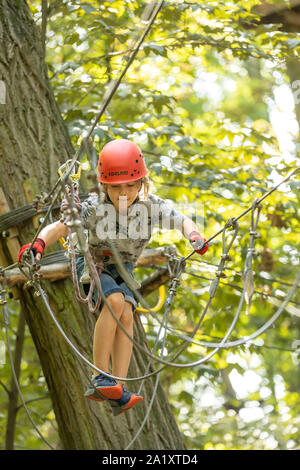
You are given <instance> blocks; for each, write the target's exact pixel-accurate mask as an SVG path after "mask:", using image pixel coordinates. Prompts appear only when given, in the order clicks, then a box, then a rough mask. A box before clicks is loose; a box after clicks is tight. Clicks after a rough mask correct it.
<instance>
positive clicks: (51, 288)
mask: <svg viewBox="0 0 300 470" xmlns="http://www.w3.org/2000/svg"><path fill="white" fill-rule="evenodd" d="M0 40H1V45H2V46H1V49H0V80H1V81H2V84H3V83H4V84H5V88H6V97H5V104H0V122H1V125H0V156H1V173H0V186H1V187H2V188H3V191H4V193H5V196H6V199H7V201H8V203H9V206H10V208H11V209H14V208H16V207H20V206H22V205H24V204H26V197H25V194H24V191H23V190H22V189H21V188H22V182H23V181H24V180H26V179H28V178H29V177H35V178H36V179H37V180H38V181H39V184H40V189H41V190H43V191H49V189H50V188H51V187H52V186H53V184H54V182H55V181H56V179H57V168H58V167H59V165H60V164H62V163H63V162H64V161H65V160H66V159H67V158H70V157H71V156H72V155H73V150H72V145H71V142H70V139H69V136H68V133H67V131H66V127H65V125H64V122H63V120H62V117H61V115H60V112H59V109H58V106H57V104H56V102H55V99H54V96H53V93H52V90H51V88H50V86H49V81H48V78H47V72H46V66H45V63H44V59H43V44H42V43H41V37H40V32H39V30H38V29H37V27H36V26H35V24H34V22H33V20H32V18H31V16H30V12H29V9H28V6H27V4H26V2H25V1H20V0H0ZM19 233H20V236H19V238H20V242H21V244H23V243H28V241H29V240H30V239H31V237H32V235H33V234H34V230H33V227H32V225H28V224H25V223H23V227H22V230H19ZM2 243H3V248H4V251H5V252H7V247H6V244H5V241H2ZM58 247H59V245H56V246H55V247H54V248H55V249H57V248H58ZM10 262H12V259H10ZM42 285H43V287H44V289H45V290H46V291H47V294H48V296H49V302H50V305H51V307H52V309H53V311H54V312H55V315H56V318H57V320H58V321H59V323H60V324H61V325H62V327H63V329H64V331H65V332H66V334H67V335H68V336H69V338H70V339H71V341H72V342H73V343H74V345H75V346H76V348H77V349H78V350H79V351H80V352H81V353H82V354H83V355H85V356H86V357H87V358H89V360H91V356H92V336H93V327H94V324H95V320H96V315H93V314H91V313H89V311H88V310H87V308H86V307H85V306H84V305H82V304H79V303H78V302H77V301H75V300H74V289H73V285H72V282H71V281H70V280H69V279H64V280H58V281H55V282H52V283H51V282H50V281H42ZM19 289H20V302H21V305H22V309H23V312H24V315H25V318H26V322H27V324H28V326H29V329H30V332H31V335H32V337H33V340H34V343H35V346H36V349H37V352H38V355H39V358H40V361H41V365H42V368H43V372H44V375H45V378H46V381H47V384H48V388H49V392H50V396H51V399H52V403H53V409H54V412H55V416H56V420H57V423H58V427H59V436H60V439H61V441H62V446H63V448H64V449H109V450H110V449H124V448H125V447H126V445H127V444H128V443H129V441H130V440H131V439H132V437H133V436H134V435H135V433H136V431H137V430H138V428H139V426H140V424H141V423H142V421H143V419H144V416H145V412H146V410H147V407H148V405H149V401H150V399H151V394H152V391H153V383H154V379H148V380H147V381H146V384H145V387H144V390H143V396H144V401H143V402H142V403H141V404H140V405H139V406H137V407H136V408H134V409H132V410H130V411H129V412H127V413H124V414H123V415H121V416H120V417H117V418H113V416H112V412H111V408H110V406H109V404H108V403H107V402H103V403H97V402H92V401H90V400H86V399H85V398H84V397H83V393H84V391H85V388H86V385H87V377H88V376H89V377H90V375H91V370H90V368H89V367H88V366H87V365H86V364H85V363H84V362H83V361H82V360H81V359H80V358H78V356H77V355H75V354H74V353H73V351H72V349H71V348H70V346H69V345H68V344H67V342H66V341H65V339H64V338H63V336H62V335H61V334H60V333H59V331H58V329H57V327H56V326H55V324H54V322H53V320H52V319H51V317H50V315H49V313H48V311H47V309H46V307H45V305H44V303H43V301H42V299H41V298H40V297H38V298H37V297H35V296H34V295H33V294H34V292H33V291H32V288H22V289H21V288H19ZM135 337H136V338H137V340H138V341H139V342H140V343H141V344H143V345H145V344H146V339H145V335H144V331H143V327H142V324H141V322H140V320H139V317H138V316H136V318H135ZM146 363H147V358H146V357H145V355H144V354H141V352H140V351H139V350H137V349H136V348H134V353H133V357H132V361H131V365H130V370H129V377H130V376H132V377H133V376H140V375H143V374H144V372H145V367H146ZM131 384H132V382H129V386H128V388H129V390H130V389H134V390H136V389H137V387H138V386H139V382H135V383H133V384H132V385H131ZM132 449H184V443H183V440H182V437H181V435H180V433H179V431H178V428H177V425H176V422H175V419H174V416H173V414H172V411H171V409H170V406H169V404H168V401H167V399H166V396H165V394H164V392H163V390H162V388H161V387H159V388H158V392H157V396H156V398H155V401H154V405H153V408H152V411H151V413H150V416H149V419H148V422H147V424H146V426H145V427H144V429H143V431H142V433H141V435H140V436H139V437H138V439H137V440H136V441H135V442H134V444H133V446H132Z"/></svg>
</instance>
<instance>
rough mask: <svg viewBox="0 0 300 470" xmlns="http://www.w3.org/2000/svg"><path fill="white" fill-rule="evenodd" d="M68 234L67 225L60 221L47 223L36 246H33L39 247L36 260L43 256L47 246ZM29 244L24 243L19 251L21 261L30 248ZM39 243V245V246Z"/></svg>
mask: <svg viewBox="0 0 300 470" xmlns="http://www.w3.org/2000/svg"><path fill="white" fill-rule="evenodd" d="M67 235H68V228H67V226H66V225H65V224H64V223H62V222H60V221H57V222H53V224H49V225H46V227H44V228H43V229H42V230H41V231H40V233H39V236H38V238H37V239H36V242H35V244H37V245H36V247H35V246H34V245H35V244H34V245H33V248H37V253H36V256H35V259H36V261H39V260H40V259H41V257H42V252H43V251H44V249H45V248H46V247H47V246H50V245H53V243H55V242H57V241H58V240H59V239H60V238H62V237H65V236H67ZM30 245H31V243H30V244H29V245H23V246H22V248H21V249H20V252H19V261H21V259H22V255H23V253H24V251H25V249H26V248H29V247H30ZM38 245H39V246H38ZM40 247H42V248H40Z"/></svg>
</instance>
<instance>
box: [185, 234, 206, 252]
mask: <svg viewBox="0 0 300 470" xmlns="http://www.w3.org/2000/svg"><path fill="white" fill-rule="evenodd" d="M189 240H190V242H191V245H192V247H193V249H194V250H195V251H196V253H199V254H200V255H204V253H206V252H207V250H208V243H206V244H205V245H203V243H204V242H206V240H205V238H202V237H201V235H200V233H199V232H196V231H194V232H191V233H190V235H189Z"/></svg>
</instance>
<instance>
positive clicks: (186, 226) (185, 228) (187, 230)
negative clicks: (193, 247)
mask: <svg viewBox="0 0 300 470" xmlns="http://www.w3.org/2000/svg"><path fill="white" fill-rule="evenodd" d="M192 232H198V228H197V226H196V224H195V223H194V222H193V221H192V219H190V218H189V217H185V218H184V219H183V222H182V233H183V235H184V236H185V237H186V238H188V239H190V234H191V233H192Z"/></svg>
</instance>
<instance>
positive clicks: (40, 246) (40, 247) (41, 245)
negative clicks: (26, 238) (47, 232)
mask: <svg viewBox="0 0 300 470" xmlns="http://www.w3.org/2000/svg"><path fill="white" fill-rule="evenodd" d="M30 247H31V243H28V244H27V245H23V246H22V247H21V249H20V251H19V256H18V261H19V263H21V261H22V256H23V254H24V252H25V250H27V248H30ZM44 249H45V242H44V240H42V239H41V238H37V239H36V240H35V242H34V244H33V246H32V249H31V250H32V251H33V253H34V256H35V259H36V261H40V259H41V257H42V254H43V251H44Z"/></svg>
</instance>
